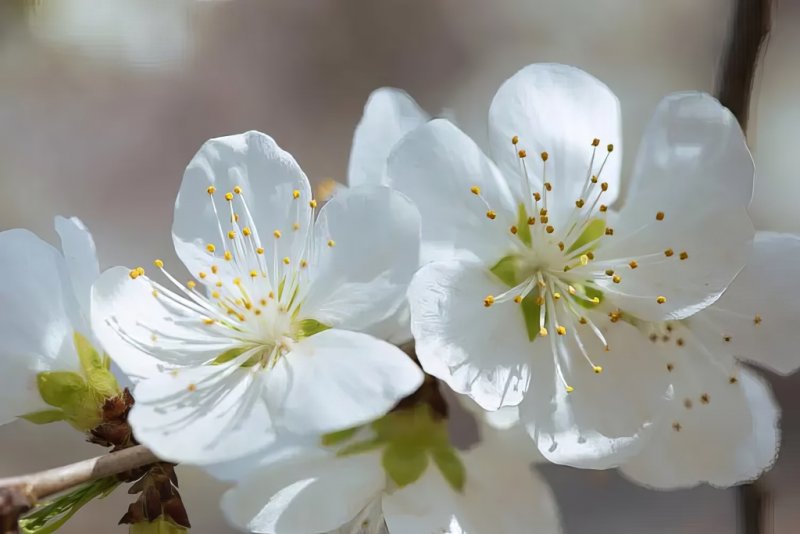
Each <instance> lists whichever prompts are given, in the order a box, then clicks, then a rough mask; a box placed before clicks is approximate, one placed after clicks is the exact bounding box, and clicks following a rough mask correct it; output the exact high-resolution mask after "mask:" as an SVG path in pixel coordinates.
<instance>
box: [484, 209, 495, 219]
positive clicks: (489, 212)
mask: <svg viewBox="0 0 800 534" xmlns="http://www.w3.org/2000/svg"><path fill="white" fill-rule="evenodd" d="M486 216H487V217H488V218H489V219H491V220H494V219H495V218H496V217H497V214H496V213H495V212H494V211H492V210H489V211H487V212H486Z"/></svg>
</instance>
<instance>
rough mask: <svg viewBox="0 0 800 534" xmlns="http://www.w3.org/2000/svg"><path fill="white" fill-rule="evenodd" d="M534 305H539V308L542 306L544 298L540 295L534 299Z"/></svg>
mask: <svg viewBox="0 0 800 534" xmlns="http://www.w3.org/2000/svg"><path fill="white" fill-rule="evenodd" d="M536 304H537V305H539V306H544V297H543V296H541V295H539V296H538V297H536Z"/></svg>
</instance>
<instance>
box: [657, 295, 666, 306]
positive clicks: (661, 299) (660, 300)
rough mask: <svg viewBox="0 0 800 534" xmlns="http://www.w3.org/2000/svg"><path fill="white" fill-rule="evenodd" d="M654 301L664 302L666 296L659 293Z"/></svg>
mask: <svg viewBox="0 0 800 534" xmlns="http://www.w3.org/2000/svg"><path fill="white" fill-rule="evenodd" d="M656 302H658V303H659V304H664V303H665V302H667V297H664V296H661V295H659V296H657V297H656Z"/></svg>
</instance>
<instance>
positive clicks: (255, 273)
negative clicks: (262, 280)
mask: <svg viewBox="0 0 800 534" xmlns="http://www.w3.org/2000/svg"><path fill="white" fill-rule="evenodd" d="M256 276H258V271H256V270H255V269H254V270H252V271H250V278H255V277H256Z"/></svg>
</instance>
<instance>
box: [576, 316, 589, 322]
mask: <svg viewBox="0 0 800 534" xmlns="http://www.w3.org/2000/svg"><path fill="white" fill-rule="evenodd" d="M578 322H579V323H581V324H587V323H588V322H589V321H587V320H586V317H584V316H583V315H581V317H580V319H578Z"/></svg>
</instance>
